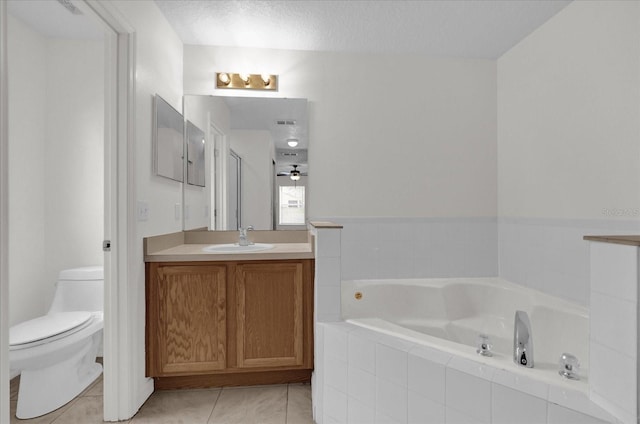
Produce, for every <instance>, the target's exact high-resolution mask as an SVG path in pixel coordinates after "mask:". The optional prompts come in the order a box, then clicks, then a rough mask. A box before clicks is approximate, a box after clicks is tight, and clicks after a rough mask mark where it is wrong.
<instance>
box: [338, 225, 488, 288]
mask: <svg viewBox="0 0 640 424" xmlns="http://www.w3.org/2000/svg"><path fill="white" fill-rule="evenodd" d="M329 220H330V221H332V222H335V223H338V224H342V225H343V227H344V228H343V230H342V243H341V248H342V262H341V265H342V267H341V271H342V279H343V280H352V279H368V278H420V277H425V278H426V277H495V276H497V275H498V239H497V234H498V231H497V222H496V218H494V217H488V218H485V217H469V218H339V217H338V218H329Z"/></svg>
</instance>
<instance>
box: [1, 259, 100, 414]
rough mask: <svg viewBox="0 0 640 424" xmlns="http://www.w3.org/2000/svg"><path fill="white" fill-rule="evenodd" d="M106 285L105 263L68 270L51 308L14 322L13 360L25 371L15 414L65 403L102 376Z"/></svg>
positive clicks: (14, 369)
mask: <svg viewBox="0 0 640 424" xmlns="http://www.w3.org/2000/svg"><path fill="white" fill-rule="evenodd" d="M103 290H104V274H103V269H102V267H99V266H96V267H84V268H74V269H68V270H63V271H61V272H60V276H59V279H58V282H57V284H56V290H55V294H54V298H53V302H52V303H51V307H50V308H49V311H48V313H47V314H46V315H44V316H41V317H38V318H35V319H32V320H29V321H26V322H23V323H20V324H17V325H15V326H13V327H11V329H10V333H9V365H10V368H11V373H12V375H13V374H17V373H19V374H20V389H19V391H18V405H17V408H16V417H18V418H20V419H28V418H34V417H38V416H40V415H44V414H47V413H49V412H51V411H53V410H55V409H57V408H60V407H61V406H63V405H65V404H66V403H68V402H69V401H71V400H72V399H74V398H75V397H76V396H77V395H79V394H80V393H81V392H82V391H83V390H84V389H86V388H87V387H88V386H89V385H90V384H91V383H92V382H94V381H95V380H96V378H98V377H99V376H100V374H101V373H102V365H100V364H98V363H96V356H97V354H98V352H99V351H100V349H101V347H102V329H103V312H102V309H103Z"/></svg>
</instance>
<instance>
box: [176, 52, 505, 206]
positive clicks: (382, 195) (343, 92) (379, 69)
mask: <svg viewBox="0 0 640 424" xmlns="http://www.w3.org/2000/svg"><path fill="white" fill-rule="evenodd" d="M184 53H185V56H184V89H185V92H186V93H190V94H215V95H248V94H247V93H237V92H231V93H230V92H229V91H228V90H227V91H223V90H219V91H216V90H215V88H214V85H215V78H214V72H215V71H218V70H223V69H225V70H238V71H243V70H251V69H266V70H269V72H273V73H276V74H279V75H280V80H279V92H278V93H269V94H265V96H275V97H302V98H307V99H308V100H309V118H310V123H309V134H310V135H309V139H310V147H309V170H310V171H309V173H310V176H311V180H310V186H309V199H308V208H309V216H310V217H316V218H318V217H327V216H332V217H333V216H350V217H354V216H393V217H438V216H472V217H473V216H495V215H496V204H497V199H496V79H495V78H496V73H495V72H496V68H495V66H496V64H495V61H490V60H461V59H444V58H443V59H435V58H425V57H416V56H413V57H412V56H404V55H373V54H360V55H356V54H339V53H319V52H302V51H285V50H269V49H248V48H225V47H210V46H191V45H188V46H185V48H184ZM389 75H399V76H403V75H407V76H409V77H411V78H415V77H413V76H415V75H419V77H420V84H413V83H402V82H399V83H397V84H391V83H385V81H386V78H388V77H389ZM407 81H411V80H410V79H408V80H407ZM249 95H256V94H255V93H249ZM347 170H353V172H351V173H350V174H349V178H345V172H347ZM396 173H398V174H397V175H399V176H400V177H401V178H400V180H398V178H390V177H389V176H390V175H396Z"/></svg>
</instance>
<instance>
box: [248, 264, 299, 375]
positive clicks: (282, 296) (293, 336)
mask: <svg viewBox="0 0 640 424" xmlns="http://www.w3.org/2000/svg"><path fill="white" fill-rule="evenodd" d="M236 302H237V304H236V308H237V309H236V325H237V329H236V331H237V339H236V346H237V348H236V349H237V352H236V354H237V366H238V367H239V368H254V367H284V366H289V367H291V366H300V365H303V273H302V264H301V263H271V264H269V263H261V264H239V265H238V266H237V268H236Z"/></svg>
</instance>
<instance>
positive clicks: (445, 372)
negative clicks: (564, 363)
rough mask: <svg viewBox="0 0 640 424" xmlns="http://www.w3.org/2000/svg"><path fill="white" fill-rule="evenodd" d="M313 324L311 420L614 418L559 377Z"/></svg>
mask: <svg viewBox="0 0 640 424" xmlns="http://www.w3.org/2000/svg"><path fill="white" fill-rule="evenodd" d="M317 328H318V330H319V331H320V332H321V333H322V334H323V339H324V349H323V351H322V353H321V355H322V357H323V358H324V364H325V365H326V366H325V367H324V368H323V374H324V375H323V376H322V377H323V381H324V384H323V385H322V387H320V388H318V390H321V391H322V394H323V398H324V402H323V404H322V414H318V413H317V411H316V422H317V423H318V424H328V423H331V424H334V423H350V424H354V423H361V424H371V423H415V424H418V423H419V424H430V423H434V424H443V423H476V424H478V423H515V422H518V423H532V424H540V423H549V424H567V423H581V424H596V423H607V422H609V423H616V422H617V421H616V420H615V418H613V417H612V416H611V415H609V414H608V413H606V412H605V411H603V410H602V409H600V408H598V407H597V406H595V405H594V404H593V403H591V402H590V401H589V400H588V396H587V394H586V393H585V392H584V391H575V390H573V389H571V388H570V383H567V382H563V381H562V380H559V381H560V383H559V384H558V385H548V384H545V383H543V382H540V381H536V380H533V379H529V378H527V377H523V376H514V375H513V374H512V373H509V372H506V371H504V370H501V369H497V368H493V367H490V366H487V365H483V364H481V363H479V362H476V361H474V360H470V359H465V358H462V357H458V356H455V355H451V354H449V353H445V352H443V351H440V350H437V349H433V348H429V347H426V346H421V345H416V344H413V343H410V342H407V341H404V340H400V339H398V338H395V337H392V336H387V335H384V334H381V333H377V332H373V331H370V330H367V329H364V328H361V327H357V326H354V325H351V324H348V323H326V324H319V325H318V327H317ZM317 372H318V371H317ZM314 404H315V403H314ZM316 407H320V405H316Z"/></svg>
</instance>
